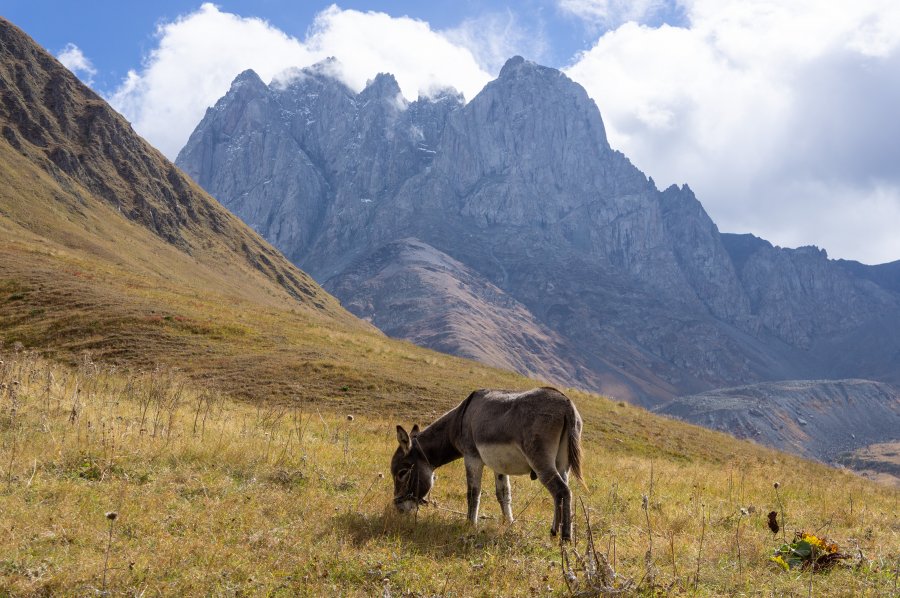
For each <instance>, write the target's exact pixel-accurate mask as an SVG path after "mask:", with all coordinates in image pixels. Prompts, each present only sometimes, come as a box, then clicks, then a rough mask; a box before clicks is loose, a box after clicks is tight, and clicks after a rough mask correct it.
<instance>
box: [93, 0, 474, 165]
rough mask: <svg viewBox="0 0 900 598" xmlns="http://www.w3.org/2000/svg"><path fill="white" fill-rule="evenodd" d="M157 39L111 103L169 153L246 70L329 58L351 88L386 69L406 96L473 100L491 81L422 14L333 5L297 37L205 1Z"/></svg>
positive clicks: (276, 69) (268, 71) (267, 71)
mask: <svg viewBox="0 0 900 598" xmlns="http://www.w3.org/2000/svg"><path fill="white" fill-rule="evenodd" d="M156 36H157V39H158V45H157V47H156V48H155V49H154V50H153V51H152V52H151V53H150V54H149V56H148V57H147V58H146V60H145V63H144V66H143V68H142V69H141V70H140V71H130V72H129V73H128V76H127V77H126V78H125V80H124V81H123V82H122V84H121V85H120V86H119V88H118V89H116V90H115V91H114V92H113V93H112V94H111V96H110V97H109V100H110V103H111V104H112V105H113V106H114V107H115V108H116V109H117V110H119V111H120V112H121V113H122V114H124V115H125V117H126V118H128V119H129V120H131V122H132V123H133V124H134V127H135V129H136V130H137V131H138V132H139V133H141V134H142V135H143V136H144V137H146V138H147V139H149V140H150V141H151V142H152V143H153V144H154V145H156V146H157V147H158V148H159V149H160V150H162V152H163V153H164V154H166V155H167V156H169V157H170V158H174V157H175V155H176V154H177V153H178V151H179V150H180V149H181V147H182V146H183V145H184V143H185V141H187V138H188V136H189V135H190V133H191V131H192V130H193V128H194V127H195V126H196V124H197V123H198V122H199V121H200V119H201V118H202V117H203V113H204V111H205V110H206V108H207V107H209V106H211V105H212V104H214V103H215V102H216V100H218V99H219V97H221V96H222V95H224V94H225V92H226V91H228V87H229V84H230V83H231V81H232V79H233V78H234V77H235V76H236V75H237V74H238V73H240V72H242V71H244V70H246V69H253V70H254V71H256V72H257V73H258V74H259V76H260V77H261V78H262V79H263V81H266V82H268V81H271V80H272V79H273V78H275V77H276V75H278V74H279V73H280V72H282V71H284V70H286V69H289V68H296V67H304V66H309V65H311V64H314V63H316V62H319V61H321V60H324V59H325V58H327V57H330V56H336V57H337V58H338V59H339V62H338V64H339V69H338V70H337V71H336V74H337V75H338V76H339V78H340V79H341V80H342V81H343V82H344V83H345V84H346V85H347V86H348V87H350V88H351V89H353V90H355V91H360V90H362V89H363V88H364V87H365V85H366V82H367V81H368V80H369V79H371V78H373V77H374V76H375V75H376V74H377V73H379V72H391V73H392V74H393V75H394V76H395V78H396V79H397V82H398V84H399V85H400V89H401V91H402V92H403V94H404V96H406V97H408V98H411V99H415V98H416V97H418V96H419V95H429V94H430V93H432V92H433V91H436V90H441V89H445V88H447V87H455V88H456V89H458V90H460V91H462V92H463V93H464V94H465V96H466V97H468V98H471V97H472V96H473V95H475V94H476V93H478V91H479V90H480V89H481V88H482V87H483V86H484V84H485V83H487V82H488V81H489V80H490V78H491V77H490V75H489V74H488V72H487V71H485V70H484V69H483V68H482V67H481V65H480V64H479V62H478V60H477V59H476V57H475V55H474V54H473V52H472V51H471V50H469V49H468V48H467V47H465V46H464V45H459V44H457V43H454V42H453V41H451V40H450V37H449V36H447V35H445V34H442V33H441V32H438V31H434V30H432V29H431V27H430V26H429V25H428V23H426V22H424V21H420V20H416V19H412V18H409V17H391V16H389V15H387V14H385V13H379V12H360V11H356V10H341V9H340V8H338V7H336V6H331V7H329V8H326V9H325V10H324V11H322V12H320V13H319V14H318V15H317V16H316V19H315V21H314V23H313V24H312V26H311V27H310V29H309V32H308V33H307V36H306V38H305V39H303V40H300V39H297V38H295V37H292V36H289V35H287V34H286V33H284V32H283V31H281V30H279V29H278V28H276V27H274V26H273V25H271V24H270V23H268V22H266V21H264V20H262V19H258V18H253V17H241V16H239V15H235V14H232V13H228V12H223V11H222V10H220V9H219V8H218V7H216V6H215V5H213V4H210V3H206V4H203V5H202V6H201V7H200V9H199V10H197V11H196V12H193V13H190V14H188V15H184V16H182V17H180V18H178V19H176V20H175V21H173V22H171V23H165V24H162V25H160V26H159V28H158V30H157V32H156Z"/></svg>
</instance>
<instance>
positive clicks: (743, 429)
mask: <svg viewBox="0 0 900 598" xmlns="http://www.w3.org/2000/svg"><path fill="white" fill-rule="evenodd" d="M656 412H657V413H661V414H665V415H672V416H676V417H678V418H679V419H682V420H685V421H688V422H691V423H694V424H698V425H702V426H705V427H707V428H712V429H714V430H720V431H723V432H728V433H729V434H732V435H734V436H737V437H738V438H748V439H751V440H755V441H757V442H759V443H761V444H765V445H767V446H771V447H774V448H777V449H779V450H782V451H787V452H791V453H795V454H798V455H802V456H804V457H808V458H812V459H818V460H820V461H824V462H826V463H833V462H835V460H836V459H837V458H838V457H839V456H841V455H842V454H844V453H849V452H852V451H855V450H857V449H859V448H861V447H865V446H868V445H872V444H878V443H882V442H887V441H897V440H900V391H898V389H897V388H896V387H893V386H891V385H888V384H881V383H877V382H871V381H868V380H800V381H788V382H768V383H761V384H754V385H750V386H742V387H737V388H723V389H718V390H712V391H708V392H704V393H701V394H698V395H693V396H688V397H679V398H678V399H675V400H673V401H671V402H669V403H666V404H665V405H662V406H661V407H660V408H658V409H656Z"/></svg>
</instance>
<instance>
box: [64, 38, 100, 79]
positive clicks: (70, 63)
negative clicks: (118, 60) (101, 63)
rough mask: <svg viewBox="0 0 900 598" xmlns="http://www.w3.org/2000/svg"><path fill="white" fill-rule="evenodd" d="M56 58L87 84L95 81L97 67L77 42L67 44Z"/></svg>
mask: <svg viewBox="0 0 900 598" xmlns="http://www.w3.org/2000/svg"><path fill="white" fill-rule="evenodd" d="M56 59H57V60H59V61H60V62H61V63H62V65H63V66H64V67H66V68H67V69H69V70H70V71H72V72H73V73H75V74H76V75H77V76H78V77H79V78H80V79H81V80H82V81H84V82H85V83H86V84H87V85H90V84H91V83H93V80H94V75H96V74H97V69H95V68H94V65H93V64H91V61H90V60H88V58H87V57H86V56H85V55H84V52H82V51H81V48H79V47H78V46H76V45H75V44H72V43H69V44H66V47H64V48H63V49H62V50H60V51H59V53H58V54H57V55H56Z"/></svg>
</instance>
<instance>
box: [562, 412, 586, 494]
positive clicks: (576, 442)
mask: <svg viewBox="0 0 900 598" xmlns="http://www.w3.org/2000/svg"><path fill="white" fill-rule="evenodd" d="M569 407H570V409H569V410H568V412H566V435H567V436H568V442H569V468H570V469H571V470H572V473H573V474H574V475H575V477H576V478H578V481H579V482H581V485H582V486H583V487H584V488H587V484H585V483H584V477H583V476H582V475H581V416H580V415H579V414H578V410H577V409H575V404H574V403H572V401H571V399H570V400H569Z"/></svg>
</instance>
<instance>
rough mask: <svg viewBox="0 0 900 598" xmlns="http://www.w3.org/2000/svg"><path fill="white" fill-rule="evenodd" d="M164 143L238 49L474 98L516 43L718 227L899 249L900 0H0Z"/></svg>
mask: <svg viewBox="0 0 900 598" xmlns="http://www.w3.org/2000/svg"><path fill="white" fill-rule="evenodd" d="M2 14H3V16H4V17H6V18H8V19H10V20H11V21H12V22H13V23H15V24H16V25H18V26H20V27H21V28H23V29H24V30H25V31H26V32H27V33H29V34H30V35H31V36H32V37H34V38H35V39H36V40H37V41H38V43H40V44H41V45H43V46H44V47H45V48H47V49H48V50H49V51H51V52H52V53H54V54H55V55H56V56H57V57H58V58H59V59H60V61H61V62H63V63H64V64H65V65H66V66H68V67H69V68H70V69H71V70H72V71H73V72H75V73H76V74H77V75H78V76H79V77H80V78H81V79H82V81H84V82H85V83H87V84H88V85H90V86H92V87H93V88H94V89H95V90H96V91H98V93H100V94H101V95H103V96H104V97H105V98H106V99H107V100H108V101H109V102H110V103H111V104H112V105H113V107H115V108H116V109H117V110H119V111H120V112H121V113H122V114H123V115H124V116H125V117H126V118H128V119H129V120H130V121H131V123H132V125H133V126H134V128H135V130H137V131H138V132H139V133H140V134H141V135H143V136H144V137H145V138H146V139H147V140H148V141H150V142H151V143H153V144H154V145H155V146H156V147H158V148H159V149H161V150H162V151H163V152H164V153H165V154H166V155H168V156H169V157H170V158H173V159H174V157H175V156H176V155H177V153H178V150H179V149H180V148H181V147H182V145H183V144H184V142H185V141H186V140H187V137H188V136H189V135H190V133H191V131H192V130H193V128H194V127H195V126H196V124H197V123H198V122H199V120H200V119H201V118H202V116H203V113H204V112H205V110H206V108H207V107H208V106H210V105H212V104H214V103H215V101H216V100H217V99H218V98H219V97H221V96H222V95H223V94H224V93H225V92H226V91H227V89H228V86H229V84H230V82H231V80H232V79H233V78H234V76H235V75H237V74H238V73H239V72H241V71H242V70H244V69H246V68H253V69H254V70H256V71H257V72H258V73H259V74H260V76H262V77H263V79H264V80H266V81H269V80H273V79H274V78H276V77H277V76H278V73H280V72H282V71H283V70H284V69H286V68H289V67H297V66H299V67H302V66H307V65H309V64H312V63H314V62H317V61H319V60H322V59H323V58H325V57H327V56H336V57H337V58H338V59H339V60H340V61H341V67H340V70H339V72H336V73H335V76H337V77H339V78H341V79H342V80H343V81H344V83H346V84H347V85H348V86H349V87H351V88H353V89H362V87H364V86H365V84H366V81H367V80H368V79H370V78H371V77H373V76H374V75H375V74H377V73H378V72H391V73H393V74H394V75H395V76H396V77H397V80H398V82H399V84H400V87H401V90H402V92H403V94H404V95H405V96H406V97H407V98H408V99H415V97H417V96H418V95H420V94H423V95H428V94H429V93H432V92H433V91H434V90H436V89H438V88H440V87H444V86H453V87H455V88H457V89H458V90H461V91H462V92H463V93H464V94H465V96H466V98H468V99H471V98H472V97H473V96H474V95H475V94H477V93H478V91H479V90H480V89H481V87H482V86H483V85H484V84H485V83H487V82H488V81H489V80H490V79H492V78H493V77H495V76H496V74H497V72H498V71H499V68H500V66H502V63H503V61H504V60H505V59H506V58H508V57H509V56H512V55H513V54H521V55H523V56H525V57H526V58H529V59H532V60H535V61H537V62H540V63H543V64H546V65H549V66H554V67H557V68H560V69H562V70H563V72H565V74H566V75H568V76H569V77H570V78H572V79H573V80H574V81H576V82H577V83H579V84H581V85H583V86H584V87H585V89H586V90H587V92H588V94H589V95H590V96H591V97H592V98H593V99H594V100H595V101H596V102H597V105H598V106H599V108H600V111H601V113H602V115H603V119H604V124H605V125H606V130H607V133H608V136H609V140H610V144H611V145H612V146H613V147H614V148H616V149H619V150H621V151H623V152H624V153H625V154H626V155H627V156H628V157H629V158H630V159H631V160H632V161H633V162H634V163H635V165H637V166H638V167H639V168H640V169H641V170H643V171H644V172H645V173H646V174H648V175H650V176H652V177H653V178H654V180H655V181H656V182H657V184H658V185H659V186H660V187H665V186H668V185H669V184H682V183H688V184H690V186H691V188H692V189H694V191H695V192H696V193H697V196H698V199H700V201H701V202H702V203H703V205H704V207H705V208H706V209H707V211H708V212H709V213H710V215H711V216H712V218H713V220H714V221H715V222H716V223H717V224H718V226H719V228H720V230H722V231H725V232H752V233H754V234H757V235H759V236H762V237H764V238H766V239H768V240H770V241H772V242H773V243H776V244H778V245H782V246H786V247H797V246H801V245H818V246H819V247H823V248H825V249H827V250H828V253H829V255H830V256H831V257H841V258H848V259H857V260H860V261H863V262H866V263H881V262H887V261H894V260H897V259H900V235H898V234H897V232H896V231H897V230H898V229H900V166H898V164H900V119H898V118H897V117H896V106H898V105H900V2H897V1H895V0H854V2H843V1H840V0H832V1H829V0H779V1H778V2H771V0H543V1H538V0H521V1H519V2H502V1H491V2H473V1H468V0H459V1H455V2H447V1H429V2H422V1H418V2H412V1H409V2H402V1H401V2H361V1H354V2H342V3H340V4H339V5H331V4H328V3H322V2H298V1H296V0H295V1H293V2H289V1H286V0H259V1H257V2H249V1H224V0H223V1H221V2H218V3H217V4H201V3H200V2H176V1H165V0H163V1H154V2H128V1H118V2H113V1H110V0H100V1H98V0H93V1H90V0H85V1H83V2H49V1H45V0H27V1H26V0H5V2H4V4H3V7H2Z"/></svg>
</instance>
